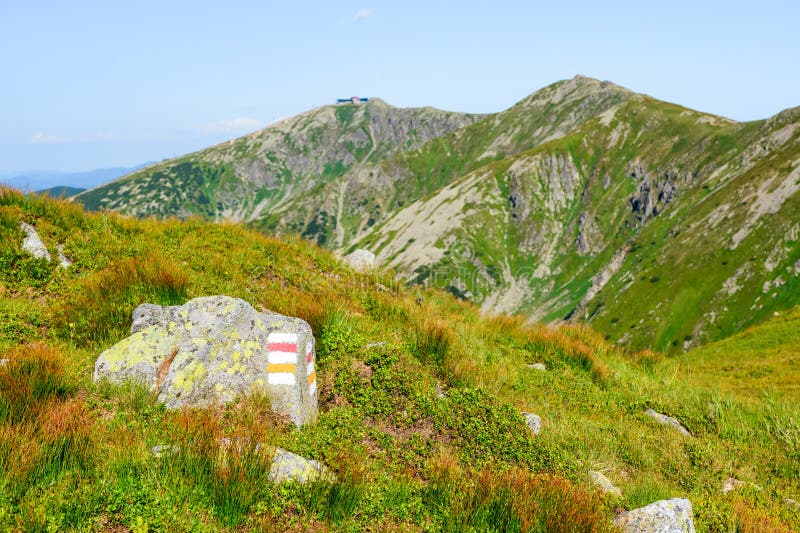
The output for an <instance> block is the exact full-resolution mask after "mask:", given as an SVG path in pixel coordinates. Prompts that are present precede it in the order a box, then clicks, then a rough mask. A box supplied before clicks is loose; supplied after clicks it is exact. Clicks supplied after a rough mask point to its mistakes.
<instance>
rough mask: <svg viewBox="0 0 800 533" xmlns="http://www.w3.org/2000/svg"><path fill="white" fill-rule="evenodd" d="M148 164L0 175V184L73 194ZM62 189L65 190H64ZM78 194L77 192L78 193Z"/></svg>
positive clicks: (23, 188)
mask: <svg viewBox="0 0 800 533" xmlns="http://www.w3.org/2000/svg"><path fill="white" fill-rule="evenodd" d="M147 164H149V163H145V164H144V165H137V166H134V167H110V168H96V169H94V170H87V171H83V172H60V171H50V170H35V171H29V172H12V173H8V174H4V175H0V183H2V184H3V185H6V186H8V187H14V188H15V189H19V190H21V191H26V192H27V191H36V192H45V193H49V192H50V191H49V189H55V193H56V194H59V193H62V194H63V193H65V192H69V193H75V192H76V191H74V189H81V190H83V189H87V188H89V187H96V186H98V185H100V184H103V183H106V182H108V181H111V180H114V179H116V178H119V177H120V176H124V175H126V174H130V173H131V172H134V171H136V170H138V169H140V168H142V167H144V166H146V165H147ZM62 188H67V189H68V190H64V189H62ZM78 192H79V191H78Z"/></svg>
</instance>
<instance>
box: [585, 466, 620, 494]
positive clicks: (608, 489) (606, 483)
mask: <svg viewBox="0 0 800 533" xmlns="http://www.w3.org/2000/svg"><path fill="white" fill-rule="evenodd" d="M589 481H591V482H592V485H594V486H595V487H597V488H598V489H600V490H601V491H603V492H605V493H606V494H613V495H614V496H618V497H622V491H621V490H619V488H617V487H615V486H614V484H613V483H611V481H610V480H609V479H608V478H607V477H606V476H604V475H603V474H601V473H600V472H597V471H595V470H589Z"/></svg>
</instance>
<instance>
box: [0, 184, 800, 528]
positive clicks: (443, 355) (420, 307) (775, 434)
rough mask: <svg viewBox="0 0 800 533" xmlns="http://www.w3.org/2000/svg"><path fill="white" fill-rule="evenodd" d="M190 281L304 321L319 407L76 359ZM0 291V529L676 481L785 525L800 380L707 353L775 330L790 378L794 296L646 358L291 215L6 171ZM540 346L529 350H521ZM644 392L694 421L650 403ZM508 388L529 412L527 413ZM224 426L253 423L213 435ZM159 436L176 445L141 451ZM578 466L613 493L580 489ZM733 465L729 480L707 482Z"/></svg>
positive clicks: (504, 515) (382, 508)
mask: <svg viewBox="0 0 800 533" xmlns="http://www.w3.org/2000/svg"><path fill="white" fill-rule="evenodd" d="M21 220H22V221H26V222H28V223H30V224H33V225H35V226H36V228H37V229H38V231H39V232H40V234H41V236H42V239H43V240H44V242H45V244H46V245H47V246H48V247H50V248H51V249H54V248H55V247H56V246H57V245H58V244H63V245H64V251H65V253H66V255H67V256H68V257H69V258H70V259H72V260H73V261H74V265H73V267H71V268H70V269H68V270H60V269H57V268H56V265H55V264H49V263H46V262H43V260H36V259H33V258H31V257H30V256H28V255H27V254H26V253H25V252H23V251H22V249H21V241H22V237H23V234H22V232H21V230H20V229H19V222H20V221H21ZM209 294H227V295H230V296H236V297H240V298H243V299H245V300H247V301H248V302H250V303H251V304H253V305H254V306H255V307H256V308H257V309H258V308H266V309H270V310H273V311H276V312H280V313H285V314H291V315H295V316H299V317H301V318H303V319H305V320H307V321H308V322H309V323H310V324H311V326H312V328H313V331H314V334H315V336H316V339H317V348H318V353H317V356H318V372H319V383H320V416H319V419H318V421H317V423H315V424H313V425H310V426H306V427H303V428H302V429H299V430H298V429H294V428H293V426H292V425H291V424H289V423H287V421H286V420H283V419H281V418H279V417H277V416H275V415H273V414H272V413H270V412H269V410H268V409H267V405H268V402H265V399H264V398H260V397H245V398H242V399H241V401H240V402H239V403H238V404H236V405H232V406H229V407H227V408H224V409H203V410H187V411H181V412H168V411H165V410H164V409H163V407H160V406H159V405H157V404H156V403H155V401H154V398H153V396H152V395H151V394H150V393H148V392H147V391H145V390H141V389H139V388H137V387H135V386H117V387H111V386H107V385H96V384H93V383H92V381H91V373H92V368H93V364H94V361H95V359H96V357H97V355H98V354H99V353H100V352H101V351H102V350H103V349H104V348H106V347H108V346H110V345H112V344H113V343H115V342H117V341H119V340H120V339H122V338H124V337H125V336H126V335H127V331H128V328H129V326H130V322H129V320H130V316H129V315H130V312H131V310H132V309H133V307H135V306H136V305H138V304H140V303H143V302H154V303H161V304H177V303H181V302H183V301H186V300H187V299H189V298H192V297H196V296H202V295H209ZM0 315H2V317H3V320H2V323H0V358H3V359H7V360H8V361H7V363H6V364H5V365H3V366H0V465H2V468H0V523H2V525H3V528H4V529H11V530H15V529H20V530H81V531H84V530H125V529H127V530H133V531H146V530H175V531H185V530H198V531H204V530H205V531H216V530H228V531H234V530H235V531H250V530H254V531H255V530H273V531H285V530H307V531H362V530H372V531H464V530H475V531H490V530H495V531H576V530H588V531H607V530H610V523H611V518H612V516H613V513H614V511H615V510H618V509H620V508H632V507H637V506H641V505H644V504H647V503H650V502H652V501H654V500H656V499H660V498H663V497H668V496H686V497H689V498H690V499H691V500H692V502H693V504H694V508H695V513H696V522H697V525H698V529H699V530H740V531H791V530H797V529H798V528H800V510H799V509H798V508H797V507H796V505H793V504H792V503H790V502H787V501H786V498H794V499H797V498H798V495H800V413H798V408H797V402H796V401H794V399H793V396H791V395H785V396H784V395H782V394H779V393H775V394H771V395H766V396H762V395H745V394H742V393H741V392H740V391H741V390H745V389H746V387H742V388H741V389H740V388H732V387H727V386H724V383H723V386H722V387H720V386H718V383H717V382H716V381H714V380H712V379H710V377H709V376H713V375H716V373H717V372H726V370H725V369H727V368H728V367H729V366H730V364H729V361H737V363H736V366H740V365H741V366H744V365H746V364H751V361H750V359H749V358H750V357H751V356H752V355H756V356H757V355H758V354H759V353H760V352H759V351H758V350H761V349H764V350H769V352H770V353H773V349H772V348H767V346H768V343H770V342H776V340H775V339H776V337H777V339H778V341H779V342H780V344H781V346H783V348H781V350H784V352H782V353H785V354H787V356H786V357H785V358H779V357H777V356H776V357H767V358H764V363H763V365H762V366H761V367H760V368H762V369H764V371H769V369H774V371H775V372H780V373H781V375H782V378H781V379H782V381H781V382H780V389H778V390H780V391H784V390H786V391H790V390H793V389H792V387H796V383H798V382H800V381H798V379H800V375H799V372H800V368H798V366H797V365H796V364H794V363H793V362H792V357H796V354H797V352H798V342H797V338H796V335H795V336H791V335H786V334H781V333H780V332H781V331H782V332H784V333H786V332H791V331H795V329H793V328H792V324H794V323H795V321H796V319H797V312H796V311H794V312H793V314H792V315H791V317H794V318H789V319H784V317H775V320H774V322H770V323H769V324H766V325H764V326H762V328H763V329H756V330H753V331H751V332H750V333H748V334H746V335H744V336H742V337H735V338H731V339H729V340H728V341H727V342H728V343H729V344H726V345H712V346H709V347H708V348H707V349H706V350H704V351H702V352H696V353H690V354H688V355H686V356H680V357H674V358H665V357H664V356H662V355H660V354H658V353H655V352H629V351H625V350H621V349H619V348H618V347H615V346H614V345H611V344H609V343H607V342H606V341H604V340H603V337H602V336H601V335H599V334H597V333H594V332H593V331H591V330H590V329H589V328H588V327H586V326H569V325H567V326H562V327H560V328H550V327H545V326H538V325H528V326H526V325H525V324H524V320H523V319H515V318H485V317H483V316H482V314H481V313H480V311H479V309H478V308H477V307H475V306H474V305H472V304H469V303H466V302H463V301H460V300H458V299H456V298H454V297H452V296H450V295H448V294H446V293H444V292H439V291H437V290H430V289H421V288H405V287H404V286H401V285H400V284H398V282H397V281H395V279H394V278H393V277H392V276H391V275H389V274H386V273H382V272H375V273H367V274H357V273H354V272H352V271H351V270H349V268H347V267H346V266H344V265H343V263H341V262H340V261H338V260H337V259H336V258H335V257H333V256H332V255H331V254H330V253H329V252H326V251H324V250H322V249H320V248H317V247H316V246H314V245H312V244H309V243H308V242H307V241H304V240H301V239H295V238H290V239H285V240H279V239H276V238H273V237H269V236H265V235H263V234H260V233H256V232H253V231H250V230H247V229H245V228H243V227H241V226H237V225H231V224H212V223H208V222H203V221H201V220H199V219H190V220H188V221H184V222H179V221H176V220H167V221H163V222H158V221H154V220H135V219H129V218H125V217H122V216H119V215H116V214H111V213H104V214H86V213H84V212H83V211H81V210H80V209H79V208H78V207H76V206H75V205H73V204H67V203H63V202H59V201H54V200H50V199H46V198H40V197H34V196H31V197H24V196H22V195H20V194H18V193H16V192H13V191H11V190H7V189H2V190H0ZM737 339H739V340H740V341H741V342H739V341H737ZM379 343H384V344H379ZM740 350H741V353H740ZM738 353H740V355H737V354H738ZM539 362H542V363H545V364H546V365H547V371H544V372H542V371H540V370H536V369H533V368H531V367H530V366H529V365H531V364H532V363H539ZM695 363H696V366H694V365H695ZM689 368H692V369H694V368H697V369H698V370H697V372H695V373H692V372H690V371H689V370H688V369H689ZM731 375H733V374H731ZM749 379H753V380H755V381H754V382H753V383H755V384H757V385H758V386H761V385H763V381H758V380H761V379H762V378H761V377H760V376H759V375H756V374H748V373H744V374H743V375H741V376H738V375H737V376H736V378H735V381H736V382H737V383H739V382H740V381H743V382H745V383H746V380H749ZM730 382H731V383H733V382H734V378H733V377H731V378H730ZM437 386H440V387H441V388H442V389H443V390H444V392H445V397H439V395H438V394H437ZM648 407H652V408H654V409H656V410H659V411H661V412H664V413H667V414H670V415H672V416H675V417H677V418H678V419H680V420H681V421H682V422H683V423H684V424H685V425H686V426H687V427H688V429H689V430H690V431H691V433H692V436H691V437H682V436H680V435H679V434H677V433H675V432H673V431H672V430H670V429H668V428H665V427H663V426H659V425H656V424H655V423H654V422H653V421H652V420H651V419H649V418H647V417H646V416H644V414H643V411H644V410H645V409H646V408H648ZM522 411H528V412H534V413H537V414H539V415H540V416H541V417H542V419H543V427H542V432H541V434H540V435H538V436H534V435H533V434H532V433H531V432H530V431H529V430H528V428H527V427H526V425H525V422H524V419H523V417H522V415H521V414H520V413H521V412H522ZM222 437H229V438H233V439H235V438H240V439H241V442H245V443H250V444H245V445H243V446H241V447H238V448H227V449H225V448H224V447H223V446H222V445H221V444H220V438H222ZM257 442H262V443H267V444H271V445H279V446H281V447H283V448H286V449H288V450H290V451H293V452H295V453H299V454H301V455H303V456H305V457H307V458H310V459H318V460H321V461H322V462H324V463H325V464H327V465H329V466H330V467H331V468H332V469H333V470H334V471H335V472H336V474H337V476H338V480H337V481H336V482H333V483H321V482H320V483H316V484H312V485H306V486H303V485H293V484H289V485H274V484H272V483H270V482H269V481H268V479H267V473H268V469H269V467H268V464H269V459H270V458H269V457H268V456H265V453H264V452H258V451H257V450H255V443H257ZM157 444H168V445H171V444H175V445H177V446H178V448H177V450H178V451H177V452H176V453H175V454H174V455H170V456H166V457H162V458H154V457H153V456H152V454H151V452H150V450H151V448H152V447H153V446H154V445H157ZM267 455H268V454H267ZM590 469H591V470H599V471H601V472H603V473H605V474H606V475H607V476H608V477H609V478H610V479H611V480H612V481H613V482H614V483H615V484H616V485H617V486H619V487H620V488H621V489H622V491H623V494H624V496H623V497H622V498H621V499H614V498H611V497H606V496H602V495H601V494H599V493H597V492H596V491H595V490H594V489H593V488H592V487H591V486H590V484H589V482H588V476H587V472H588V470H590ZM729 476H734V477H736V478H738V479H740V480H742V481H744V482H746V485H744V486H743V487H742V488H740V489H739V490H737V491H734V492H732V493H730V494H727V495H723V494H722V493H721V492H720V488H721V486H722V483H723V481H724V480H725V479H727V478H728V477H729Z"/></svg>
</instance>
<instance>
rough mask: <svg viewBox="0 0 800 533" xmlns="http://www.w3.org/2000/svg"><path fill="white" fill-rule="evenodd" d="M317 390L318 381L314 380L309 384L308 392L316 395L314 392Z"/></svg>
mask: <svg viewBox="0 0 800 533" xmlns="http://www.w3.org/2000/svg"><path fill="white" fill-rule="evenodd" d="M315 392H317V381H316V380H314V381H313V382H312V383H311V385H309V386H308V394H309V395H311V396H314V393H315Z"/></svg>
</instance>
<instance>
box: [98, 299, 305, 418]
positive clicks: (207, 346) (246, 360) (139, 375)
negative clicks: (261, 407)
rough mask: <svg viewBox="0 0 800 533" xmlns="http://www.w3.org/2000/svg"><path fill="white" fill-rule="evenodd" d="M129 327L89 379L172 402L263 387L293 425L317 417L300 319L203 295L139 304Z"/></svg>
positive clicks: (224, 399)
mask: <svg viewBox="0 0 800 533" xmlns="http://www.w3.org/2000/svg"><path fill="white" fill-rule="evenodd" d="M131 333H132V335H131V336H130V337H128V338H126V339H124V340H123V341H121V342H120V343H118V344H116V345H115V346H112V347H111V348H109V349H108V350H106V351H104V352H103V353H102V354H100V357H99V358H98V359H97V362H96V363H95V370H94V379H95V381H97V380H102V379H106V380H109V381H112V382H122V381H126V380H136V381H140V382H142V383H144V384H146V385H147V386H148V387H149V388H150V389H151V390H153V391H154V392H155V393H156V394H157V395H158V399H159V400H160V401H162V402H164V403H165V404H166V406H167V407H168V408H173V409H174V408H180V407H184V406H186V407H195V406H208V405H214V404H224V403H228V402H231V401H233V400H235V399H236V398H238V397H240V396H241V395H244V394H248V393H251V392H252V391H254V390H262V391H264V392H266V393H267V394H269V396H270V399H271V401H272V407H273V409H274V410H275V411H277V412H280V413H283V414H286V415H288V416H289V417H290V418H291V419H292V421H293V422H294V423H295V424H296V425H298V426H299V425H302V424H305V423H307V422H311V421H313V420H314V419H315V418H316V414H317V391H316V386H317V382H316V371H315V367H314V359H315V358H314V353H315V352H314V337H313V335H312V333H311V328H310V327H309V325H308V324H307V323H306V322H304V321H303V320H300V319H299V318H292V317H287V316H283V315H279V314H275V313H269V312H267V313H259V312H257V311H256V310H255V309H253V307H252V306H251V305H250V304H248V303H247V302H245V301H244V300H240V299H238V298H230V297H228V296H208V297H203V298H195V299H194V300H190V301H189V302H187V303H186V304H184V305H182V306H173V307H162V306H159V305H153V304H144V305H141V306H139V307H137V308H136V309H135V310H134V312H133V325H132V327H131Z"/></svg>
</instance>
